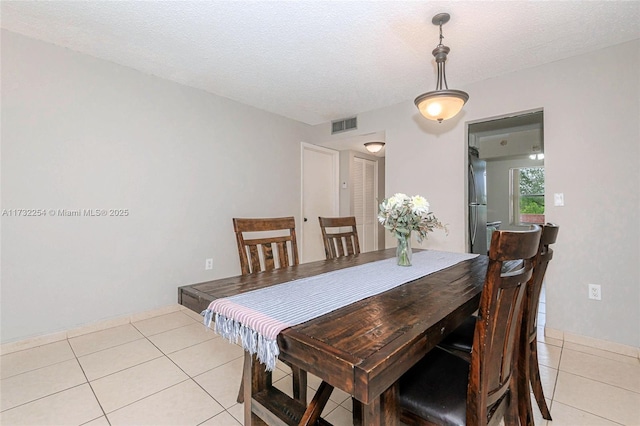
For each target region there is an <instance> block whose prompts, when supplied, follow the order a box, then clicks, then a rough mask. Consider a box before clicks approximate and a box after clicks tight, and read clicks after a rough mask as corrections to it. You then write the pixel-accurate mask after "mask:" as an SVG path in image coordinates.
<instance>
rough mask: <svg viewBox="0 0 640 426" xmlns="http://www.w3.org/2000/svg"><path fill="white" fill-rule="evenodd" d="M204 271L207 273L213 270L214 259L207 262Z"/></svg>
mask: <svg viewBox="0 0 640 426" xmlns="http://www.w3.org/2000/svg"><path fill="white" fill-rule="evenodd" d="M204 269H206V270H207V271H208V270H210V269H213V259H207V260H205V262H204Z"/></svg>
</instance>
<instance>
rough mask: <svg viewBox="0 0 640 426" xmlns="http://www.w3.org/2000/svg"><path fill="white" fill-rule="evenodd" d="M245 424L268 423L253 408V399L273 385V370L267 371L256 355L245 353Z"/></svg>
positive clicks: (260, 424)
mask: <svg viewBox="0 0 640 426" xmlns="http://www.w3.org/2000/svg"><path fill="white" fill-rule="evenodd" d="M243 380H244V383H243V387H244V424H245V426H248V425H252V426H262V425H265V426H266V423H265V422H264V421H263V420H262V419H261V418H260V417H258V416H257V415H255V414H254V413H253V411H252V410H251V400H252V398H253V395H255V394H256V393H258V392H260V391H263V390H265V389H267V388H268V387H271V372H269V371H265V370H264V366H263V365H262V364H260V362H259V361H258V359H257V358H256V356H255V355H251V354H250V353H249V352H246V351H245V353H244V377H243Z"/></svg>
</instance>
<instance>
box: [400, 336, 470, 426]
mask: <svg viewBox="0 0 640 426" xmlns="http://www.w3.org/2000/svg"><path fill="white" fill-rule="evenodd" d="M468 383H469V363H468V362H466V361H464V360H462V359H461V358H458V357H456V356H454V355H451V354H449V353H447V352H445V351H443V350H442V349H438V348H435V349H433V350H432V351H430V352H429V353H428V354H427V355H426V356H425V357H424V358H422V360H421V361H420V362H419V363H417V364H416V365H415V366H413V367H412V368H411V370H409V371H408V372H407V373H406V374H405V375H404V376H403V378H402V379H401V380H400V396H399V400H398V403H399V404H400V408H401V409H406V410H408V411H409V412H411V413H414V414H417V415H418V416H419V417H422V418H423V419H426V420H428V421H430V422H432V423H436V424H442V425H464V424H466V418H467V402H466V400H467V385H468ZM425 395H430V396H431V398H429V399H428V400H426V399H425V397H424V396H425Z"/></svg>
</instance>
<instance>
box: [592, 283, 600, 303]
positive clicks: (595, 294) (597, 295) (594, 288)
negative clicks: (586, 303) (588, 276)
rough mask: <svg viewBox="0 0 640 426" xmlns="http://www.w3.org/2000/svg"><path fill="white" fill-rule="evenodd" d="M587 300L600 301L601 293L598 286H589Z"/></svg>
mask: <svg viewBox="0 0 640 426" xmlns="http://www.w3.org/2000/svg"><path fill="white" fill-rule="evenodd" d="M589 299H593V300H602V293H601V289H600V285H599V284H589Z"/></svg>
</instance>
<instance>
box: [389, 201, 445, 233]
mask: <svg viewBox="0 0 640 426" xmlns="http://www.w3.org/2000/svg"><path fill="white" fill-rule="evenodd" d="M429 207H430V206H429V202H428V201H427V200H426V199H425V198H424V197H422V196H420V195H414V196H413V197H409V196H408V195H406V194H402V193H397V194H394V195H393V196H392V197H389V198H387V199H385V200H384V201H382V203H380V212H379V213H378V220H379V221H380V223H381V224H382V225H383V226H384V227H385V228H386V229H388V230H389V231H391V233H393V234H394V236H395V237H396V238H406V237H407V236H408V235H409V234H411V231H416V232H417V233H418V237H417V239H418V242H419V243H421V242H422V240H424V239H425V238H427V234H428V233H429V232H433V231H434V229H443V230H444V231H445V232H446V233H447V234H448V233H449V231H448V229H447V227H446V226H445V225H443V224H442V223H441V222H440V221H439V220H438V218H437V217H435V215H434V214H433V213H432V212H430V211H429Z"/></svg>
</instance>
